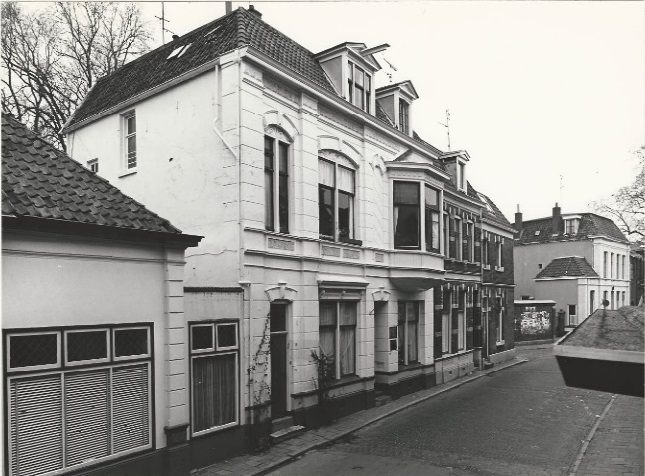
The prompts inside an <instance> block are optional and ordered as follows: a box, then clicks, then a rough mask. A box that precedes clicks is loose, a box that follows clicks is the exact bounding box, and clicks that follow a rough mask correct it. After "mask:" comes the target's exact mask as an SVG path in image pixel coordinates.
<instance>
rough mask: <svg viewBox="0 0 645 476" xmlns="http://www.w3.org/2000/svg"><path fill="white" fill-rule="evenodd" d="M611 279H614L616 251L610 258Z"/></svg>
mask: <svg viewBox="0 0 645 476" xmlns="http://www.w3.org/2000/svg"><path fill="white" fill-rule="evenodd" d="M609 279H614V253H612V254H611V257H610V259H609Z"/></svg>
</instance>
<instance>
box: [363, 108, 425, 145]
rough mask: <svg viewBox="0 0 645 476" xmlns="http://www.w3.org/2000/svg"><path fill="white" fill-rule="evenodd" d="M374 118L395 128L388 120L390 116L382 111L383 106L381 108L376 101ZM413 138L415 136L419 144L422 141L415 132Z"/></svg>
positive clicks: (390, 120) (392, 122)
mask: <svg viewBox="0 0 645 476" xmlns="http://www.w3.org/2000/svg"><path fill="white" fill-rule="evenodd" d="M375 116H376V118H377V119H379V120H380V121H383V122H385V123H386V124H387V125H388V126H392V127H395V126H394V121H393V120H392V119H391V118H390V116H388V115H387V112H385V109H383V106H381V103H380V102H378V101H376V114H375ZM414 136H415V137H414V138H415V139H417V140H419V142H423V141H422V140H420V138H419V136H418V135H417V133H416V132H415V133H414ZM423 143H424V144H425V142H423Z"/></svg>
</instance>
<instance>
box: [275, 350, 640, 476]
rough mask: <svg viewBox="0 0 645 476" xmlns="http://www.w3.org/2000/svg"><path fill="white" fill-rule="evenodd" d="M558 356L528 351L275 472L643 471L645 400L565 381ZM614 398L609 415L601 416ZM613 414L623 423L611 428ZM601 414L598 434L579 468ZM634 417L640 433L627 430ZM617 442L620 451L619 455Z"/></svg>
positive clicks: (507, 475)
mask: <svg viewBox="0 0 645 476" xmlns="http://www.w3.org/2000/svg"><path fill="white" fill-rule="evenodd" d="M551 352H552V351H551V349H542V350H525V351H523V353H524V354H525V356H526V357H528V358H530V359H531V360H530V362H527V363H525V364H522V365H518V366H514V367H512V368H509V369H506V370H503V371H500V372H493V373H491V374H488V375H487V376H486V377H485V378H481V379H479V380H476V381H474V382H472V383H469V384H468V385H464V386H462V387H459V388H457V389H454V390H452V391H450V392H447V393H445V394H442V395H441V396H438V397H436V398H432V399H429V400H427V401H425V402H423V403H421V404H419V405H417V406H415V407H412V408H410V409H408V410H405V411H402V412H400V413H398V414H396V415H394V416H392V417H389V418H386V419H384V420H381V421H380V422H378V423H376V424H374V425H371V426H368V427H366V428H364V429H363V430H360V431H358V432H356V433H353V434H351V435H350V436H348V437H345V438H344V439H342V440H340V441H339V442H337V443H335V444H332V445H330V446H328V447H326V448H323V449H320V450H317V451H312V452H309V453H307V454H305V455H304V456H303V457H301V458H300V459H298V460H296V461H294V462H293V463H291V464H289V465H287V466H284V467H282V468H280V469H278V470H276V471H274V472H272V473H270V474H272V475H275V476H288V475H303V474H307V475H329V474H336V475H350V474H351V475H392V474H425V475H432V476H434V475H437V476H439V475H446V476H448V475H451V476H452V475H454V476H462V475H464V476H466V475H474V474H477V475H504V476H520V475H527V476H528V475H531V476H532V475H565V474H570V471H571V470H572V469H573V468H574V467H575V468H576V469H577V473H576V474H578V475H592V474H593V475H596V474H599V475H614V474H633V475H639V474H642V471H643V466H642V460H643V445H642V440H643V436H642V435H643V433H642V421H643V404H642V399H638V398H631V397H621V396H619V397H617V398H616V399H615V401H614V402H612V398H611V397H612V396H611V395H610V394H607V393H600V392H593V391H586V390H579V389H575V388H568V387H566V386H565V385H564V382H563V380H562V377H561V374H560V371H559V369H558V367H557V364H556V362H555V359H554V357H553V356H552V355H551ZM610 402H611V403H612V405H613V406H612V408H611V411H608V412H607V418H608V419H601V418H600V416H601V415H602V414H603V412H604V411H605V409H606V408H607V407H608V406H611V405H608V404H610ZM611 418H618V419H619V420H620V422H621V423H620V425H618V426H616V428H613V427H607V425H608V424H609V425H611V424H613V423H612V421H613V420H610V419H611ZM597 420H601V421H600V425H599V427H598V431H597V432H596V433H597V437H594V438H592V440H591V443H590V445H589V447H588V448H587V452H586V453H585V455H584V457H583V458H582V461H581V462H579V464H578V465H575V463H576V460H577V457H578V455H579V453H580V449H581V447H582V443H583V440H584V439H585V438H586V437H587V436H588V434H589V432H590V430H591V429H592V427H593V426H594V423H596V421H597ZM630 421H631V422H636V423H635V426H636V428H640V432H639V431H634V429H633V428H630V429H629V431H625V428H624V427H625V426H630V424H629V422H630ZM625 422H627V424H625ZM632 426H633V425H632ZM621 428H622V433H621ZM616 436H619V437H620V438H622V440H616V438H615V437H616ZM602 438H604V439H605V440H602ZM603 441H604V442H603ZM612 444H615V445H618V446H619V448H618V449H619V450H620V451H619V452H621V451H622V454H620V455H618V454H613V453H612V451H613V449H612ZM630 445H631V446H630ZM625 451H627V453H629V456H630V457H628V458H625V454H624V453H625ZM612 457H614V458H612ZM594 458H595V460H597V462H596V461H595V460H594ZM612 465H613V466H612Z"/></svg>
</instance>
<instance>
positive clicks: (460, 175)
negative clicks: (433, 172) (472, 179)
mask: <svg viewBox="0 0 645 476" xmlns="http://www.w3.org/2000/svg"><path fill="white" fill-rule="evenodd" d="M456 166H457V174H456V175H457V190H459V191H461V192H465V191H466V190H467V189H468V182H467V180H466V163H465V162H463V161H461V160H457V162H456Z"/></svg>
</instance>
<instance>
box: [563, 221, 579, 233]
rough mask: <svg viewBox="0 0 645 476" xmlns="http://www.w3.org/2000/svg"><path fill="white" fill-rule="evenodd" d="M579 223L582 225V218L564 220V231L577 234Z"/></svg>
mask: <svg viewBox="0 0 645 476" xmlns="http://www.w3.org/2000/svg"><path fill="white" fill-rule="evenodd" d="M579 225H580V220H578V219H577V218H571V219H569V220H564V233H565V234H567V235H575V234H577V233H578V226H579Z"/></svg>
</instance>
